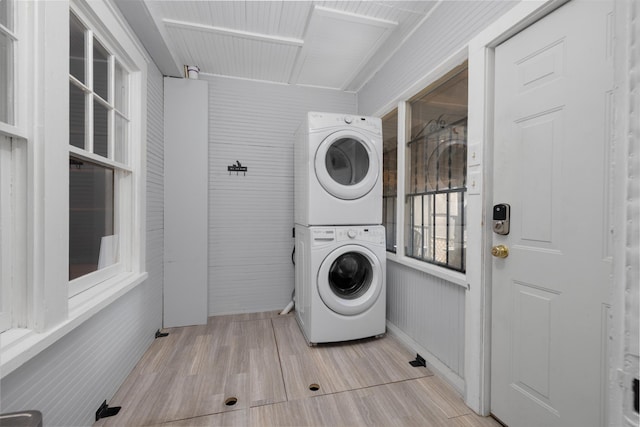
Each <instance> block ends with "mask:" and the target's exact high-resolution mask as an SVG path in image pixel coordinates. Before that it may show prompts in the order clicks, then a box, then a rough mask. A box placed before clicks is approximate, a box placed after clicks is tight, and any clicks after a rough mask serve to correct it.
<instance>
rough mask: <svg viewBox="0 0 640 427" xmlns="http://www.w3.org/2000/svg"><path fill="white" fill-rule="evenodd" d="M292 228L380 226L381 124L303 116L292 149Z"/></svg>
mask: <svg viewBox="0 0 640 427" xmlns="http://www.w3.org/2000/svg"><path fill="white" fill-rule="evenodd" d="M294 169H295V172H294V175H295V176H294V178H295V184H294V193H295V203H294V207H295V208H294V209H295V215H294V217H295V218H294V219H295V223H296V224H300V225H304V226H314V225H357V224H381V223H382V124H381V121H380V119H379V118H377V117H362V116H355V115H347V114H332V113H316V112H310V113H308V114H307V118H306V120H305V122H304V123H303V124H302V125H301V126H300V127H299V128H298V132H297V134H296V141H295V146H294Z"/></svg>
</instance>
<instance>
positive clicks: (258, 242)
mask: <svg viewBox="0 0 640 427" xmlns="http://www.w3.org/2000/svg"><path fill="white" fill-rule="evenodd" d="M200 78H201V79H206V80H208V81H209V95H210V99H209V315H218V314H226V313H242V312H258V311H267V310H277V309H281V308H284V306H285V305H287V303H288V302H289V301H290V299H291V293H292V292H293V265H292V264H291V251H292V249H293V238H292V234H291V230H292V228H293V164H292V161H293V143H294V132H295V130H296V129H297V127H298V126H299V124H300V123H301V122H302V120H303V119H304V115H305V114H306V113H307V111H313V110H315V111H329V112H339V113H340V112H341V113H354V112H355V109H356V97H355V95H354V94H349V93H342V92H339V91H332V90H323V89H316V88H306V87H296V86H286V85H278V84H269V83H261V82H255V81H248V80H240V79H230V78H224V77H214V76H209V75H202V74H201V75H200ZM236 161H239V162H240V163H241V164H242V165H243V166H247V167H248V172H247V173H246V176H245V175H243V174H242V173H240V174H239V175H236V173H235V172H233V173H231V174H229V172H228V171H227V166H229V165H232V164H234V163H235V162H236Z"/></svg>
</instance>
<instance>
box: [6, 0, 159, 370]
mask: <svg viewBox="0 0 640 427" xmlns="http://www.w3.org/2000/svg"><path fill="white" fill-rule="evenodd" d="M16 6H19V8H18V7H16V15H17V16H16V18H17V22H18V24H17V25H16V28H18V29H19V31H20V34H18V35H19V38H20V43H24V44H23V45H22V46H20V47H19V49H18V50H17V64H16V69H19V70H21V72H20V73H17V74H16V82H15V83H16V87H17V90H16V91H15V92H14V93H15V98H16V99H17V100H18V102H17V105H16V110H15V111H14V119H15V125H14V126H8V125H5V124H0V134H3V135H8V136H11V137H12V138H13V140H14V141H16V140H17V141H21V142H20V144H21V145H19V147H25V149H24V150H20V151H18V152H19V153H20V155H24V158H25V159H26V160H25V163H26V164H27V168H26V171H25V176H26V179H25V181H26V185H25V187H24V188H26V191H25V193H26V196H25V198H26V203H25V205H26V208H25V210H26V215H24V219H23V223H24V229H25V230H26V232H25V234H26V237H27V238H26V239H23V241H24V242H25V243H24V245H25V251H26V254H27V256H26V261H25V268H24V270H26V272H25V273H24V276H25V284H24V285H23V286H22V289H21V290H20V293H22V295H23V297H21V298H22V302H21V301H18V304H13V303H12V305H11V308H12V317H13V318H14V319H15V318H18V319H21V320H20V321H19V322H16V321H15V320H14V322H13V324H12V327H11V328H10V329H8V330H6V331H4V332H2V333H0V377H2V378H4V377H5V376H6V375H9V374H10V373H11V372H13V371H15V370H16V369H17V368H19V367H20V366H22V365H23V364H24V363H25V362H27V361H28V360H30V359H31V358H33V357H34V356H36V355H37V354H39V353H40V352H41V351H43V350H45V349H46V348H48V347H49V346H50V345H52V344H54V343H56V342H57V341H58V340H59V339H61V338H62V337H64V336H65V335H66V334H67V333H69V332H71V331H72V330H74V329H75V328H76V327H78V326H80V325H81V324H83V323H84V322H85V321H87V320H89V319H90V318H91V317H92V316H94V315H95V314H96V313H98V312H99V311H100V310H102V309H103V308H105V307H107V306H108V305H109V304H111V303H113V302H114V301H116V300H117V299H118V298H120V297H121V296H122V295H124V294H126V293H127V292H129V291H130V290H132V289H134V288H135V287H137V286H138V285H139V284H141V283H143V282H144V281H145V279H146V278H147V273H146V272H145V236H146V234H145V230H146V224H145V216H146V212H145V211H146V208H145V206H146V204H145V202H146V116H147V115H146V107H147V92H146V84H147V64H148V63H151V59H150V58H149V56H148V54H147V53H146V51H145V49H144V48H143V47H142V45H141V44H140V42H139V41H138V39H137V38H136V36H135V35H134V33H133V32H132V30H131V29H130V28H129V26H128V24H127V23H126V21H125V20H124V18H123V17H122V14H121V13H120V11H119V10H118V9H117V7H116V6H115V4H114V2H113V0H103V1H90V0H60V1H41V2H16ZM70 10H74V12H75V13H76V15H79V16H82V17H83V18H84V19H86V21H85V22H88V23H90V24H91V26H90V27H89V28H91V29H92V30H94V31H95V32H96V34H99V39H100V42H101V43H104V46H105V47H107V48H108V49H110V51H111V52H112V53H115V54H116V55H117V56H118V57H119V58H120V64H121V66H122V67H123V68H125V69H126V70H127V71H128V72H129V100H130V101H129V106H128V114H129V118H130V120H131V123H130V126H129V134H128V141H129V144H130V149H129V152H128V153H127V155H128V157H127V160H128V164H127V165H125V166H122V165H120V164H117V162H115V161H113V160H111V159H102V158H101V159H97V160H100V161H101V162H103V163H104V162H106V164H107V165H109V166H110V167H111V166H118V167H121V168H122V170H125V171H126V173H128V174H129V175H130V177H129V178H128V179H129V181H130V182H129V183H128V184H127V186H128V189H127V190H126V191H120V192H119V200H118V202H119V203H121V204H127V205H128V206H130V207H131V209H130V210H129V211H128V213H127V215H126V218H123V221H124V222H126V223H127V224H128V225H126V227H128V228H126V229H123V228H122V227H121V229H120V230H121V231H120V232H121V233H126V234H127V235H128V236H131V237H130V241H129V243H128V247H126V246H125V248H124V252H121V254H120V257H121V259H122V260H123V263H122V271H121V272H119V273H118V274H116V275H114V276H112V277H110V278H109V279H107V280H104V281H96V282H95V286H92V287H89V288H87V289H86V290H84V291H82V292H79V293H77V294H74V295H73V296H71V297H70V296H69V280H68V277H69V276H68V272H69V245H68V240H69V156H70V152H71V151H72V149H70V148H69V142H68V137H69V102H68V101H69V99H68V94H69V16H70ZM65 28H66V30H65ZM22 34H24V38H23V36H22ZM111 49H113V50H111ZM74 155H78V156H85V157H86V160H91V161H95V160H96V159H94V158H93V156H94V155H93V154H92V153H82V152H80V153H75V152H74ZM15 258H16V257H14V259H15ZM3 260H4V258H3ZM14 281H15V280H14ZM14 288H15V287H14ZM11 298H12V299H13V300H15V299H16V298H15V296H14V295H12V296H11ZM16 315H17V316H16Z"/></svg>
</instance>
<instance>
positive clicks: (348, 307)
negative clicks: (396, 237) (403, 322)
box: [295, 225, 386, 344]
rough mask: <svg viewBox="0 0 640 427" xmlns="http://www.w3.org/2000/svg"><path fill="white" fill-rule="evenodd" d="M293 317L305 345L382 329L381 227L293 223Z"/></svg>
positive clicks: (383, 252) (383, 254)
mask: <svg viewBox="0 0 640 427" xmlns="http://www.w3.org/2000/svg"><path fill="white" fill-rule="evenodd" d="M295 233H296V256H295V260H296V267H295V307H296V319H297V321H298V324H299V325H300V329H301V330H302V333H303V334H304V336H305V338H306V340H307V342H308V343H309V344H317V343H326V342H337V341H348V340H354V339H360V338H367V337H372V336H379V335H382V334H384V333H385V328H386V326H385V325H386V323H385V322H386V268H385V267H386V265H385V264H386V249H385V231H384V227H382V226H349V227H345V226H342V227H302V226H300V225H296V227H295Z"/></svg>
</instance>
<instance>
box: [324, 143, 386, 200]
mask: <svg viewBox="0 0 640 427" xmlns="http://www.w3.org/2000/svg"><path fill="white" fill-rule="evenodd" d="M315 168H316V176H317V177H318V181H319V182H320V184H321V185H322V187H323V188H324V189H325V190H326V191H328V192H329V193H330V194H332V195H333V196H335V197H338V198H340V199H346V200H353V199H358V198H360V197H362V196H365V195H366V194H367V193H369V191H371V189H372V188H373V187H374V186H375V184H376V181H377V179H378V176H379V162H378V155H377V154H376V151H375V149H374V146H373V143H372V142H371V141H370V140H368V139H367V138H365V137H364V136H361V135H359V134H356V133H355V132H353V131H340V132H335V133H333V134H331V135H329V137H327V138H326V139H325V140H324V141H323V142H322V143H321V144H320V146H319V147H318V150H317V151H316V157H315Z"/></svg>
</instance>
